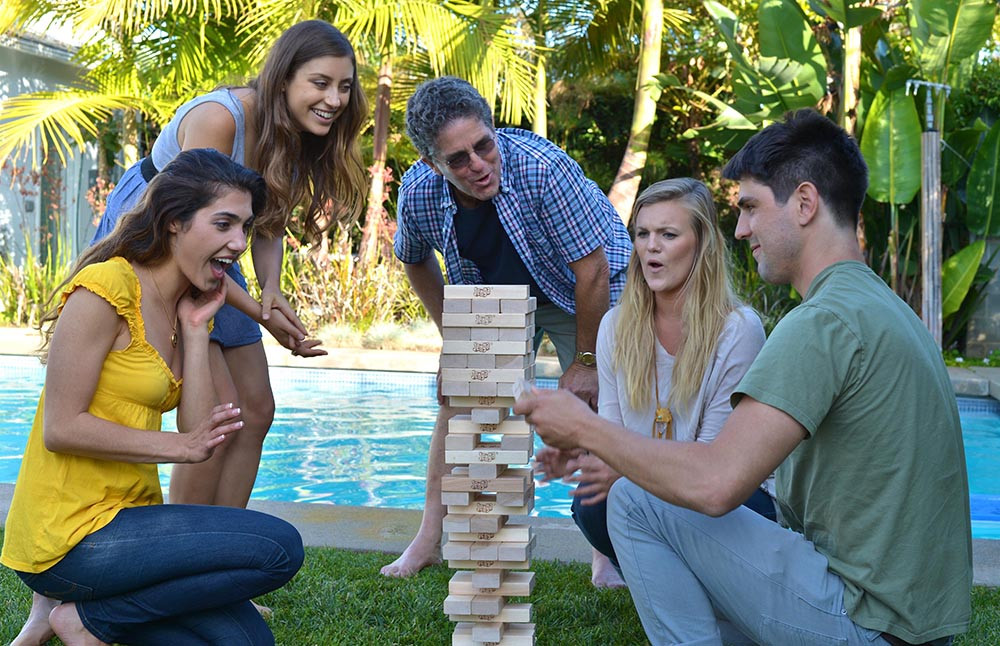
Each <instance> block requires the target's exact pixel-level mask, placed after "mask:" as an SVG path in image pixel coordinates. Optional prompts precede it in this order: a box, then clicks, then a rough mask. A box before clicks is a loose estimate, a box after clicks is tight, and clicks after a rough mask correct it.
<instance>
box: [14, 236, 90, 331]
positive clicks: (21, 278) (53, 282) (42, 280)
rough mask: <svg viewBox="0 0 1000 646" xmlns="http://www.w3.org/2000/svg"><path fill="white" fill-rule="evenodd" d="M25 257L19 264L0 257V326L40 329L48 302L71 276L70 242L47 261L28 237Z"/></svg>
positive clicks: (59, 247)
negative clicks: (60, 285) (40, 255)
mask: <svg viewBox="0 0 1000 646" xmlns="http://www.w3.org/2000/svg"><path fill="white" fill-rule="evenodd" d="M24 240H25V245H24V246H25V256H24V260H23V262H22V263H21V264H20V265H19V264H17V263H15V262H14V260H13V259H12V258H10V257H8V256H4V255H3V254H0V324H3V325H18V326H31V327H36V326H37V325H38V324H39V322H40V321H41V318H42V314H44V313H45V311H46V309H47V308H46V303H48V300H49V297H50V296H51V295H52V293H53V292H54V291H55V288H56V287H57V286H58V285H59V284H60V283H62V281H63V280H65V279H66V277H67V276H68V275H69V271H70V269H71V267H72V265H73V262H72V259H71V258H70V257H69V253H68V252H67V251H66V250H67V249H68V248H69V242H68V241H62V243H61V244H59V245H58V249H59V251H58V252H57V254H56V256H55V257H54V258H50V259H48V260H47V261H46V260H43V259H42V258H40V257H39V255H38V253H37V252H36V250H35V247H34V244H33V243H32V241H31V238H30V237H29V236H27V235H25V239H24Z"/></svg>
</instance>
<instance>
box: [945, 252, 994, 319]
mask: <svg viewBox="0 0 1000 646" xmlns="http://www.w3.org/2000/svg"><path fill="white" fill-rule="evenodd" d="M985 253H986V242H985V241H984V240H978V241H976V242H973V243H972V244H970V245H969V246H968V247H966V248H964V249H962V250H961V251H959V252H958V253H956V254H953V255H952V256H951V257H950V258H948V260H947V261H946V262H945V263H944V265H943V266H942V268H941V273H942V277H941V301H942V303H941V316H943V317H945V318H947V317H949V316H951V315H952V314H954V313H955V312H957V311H958V308H959V307H961V306H962V301H963V300H964V299H965V295H966V294H967V293H968V292H969V287H971V286H972V280H973V279H974V278H975V277H976V270H977V269H979V263H980V262H982V260H983V254H985Z"/></svg>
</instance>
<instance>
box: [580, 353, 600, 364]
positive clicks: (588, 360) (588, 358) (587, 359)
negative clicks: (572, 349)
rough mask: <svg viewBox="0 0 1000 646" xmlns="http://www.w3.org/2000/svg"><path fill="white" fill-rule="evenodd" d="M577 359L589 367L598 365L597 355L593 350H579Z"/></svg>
mask: <svg viewBox="0 0 1000 646" xmlns="http://www.w3.org/2000/svg"><path fill="white" fill-rule="evenodd" d="M576 360H577V361H579V362H580V363H581V364H583V365H585V366H588V367H589V366H595V365H597V356H596V355H595V354H594V353H593V352H577V353H576Z"/></svg>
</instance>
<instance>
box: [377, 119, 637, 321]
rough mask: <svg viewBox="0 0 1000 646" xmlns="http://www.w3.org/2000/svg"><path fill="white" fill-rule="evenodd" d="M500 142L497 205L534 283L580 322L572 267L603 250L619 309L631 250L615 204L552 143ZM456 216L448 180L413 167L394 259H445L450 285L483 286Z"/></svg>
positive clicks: (510, 136) (504, 137)
mask: <svg viewBox="0 0 1000 646" xmlns="http://www.w3.org/2000/svg"><path fill="white" fill-rule="evenodd" d="M496 141H497V149H498V150H499V152H500V192H499V193H498V194H497V196H496V197H494V198H493V204H494V206H496V210H497V215H498V216H499V218H500V223H501V224H502V225H503V228H504V230H505V231H506V232H507V235H508V236H510V240H511V242H512V243H513V244H514V248H515V249H516V250H517V253H518V255H520V256H521V260H523V261H524V265H525V267H527V268H528V271H529V272H531V275H532V277H533V278H534V279H535V282H536V283H538V286H539V287H540V288H541V290H542V291H543V292H545V295H546V296H548V297H549V299H550V300H551V301H552V302H553V303H555V304H556V305H558V306H559V307H560V308H561V309H563V310H565V311H566V312H569V313H570V314H574V313H575V312H576V306H575V298H574V287H575V285H576V277H575V275H574V274H573V271H572V270H571V269H570V268H569V263H571V262H575V261H577V260H580V259H581V258H583V257H584V256H586V255H588V254H590V253H591V252H593V251H594V250H595V249H597V248H598V247H604V253H605V255H606V256H607V258H608V265H609V266H610V269H611V284H610V289H611V303H610V305H613V304H615V303H617V302H618V297H619V296H621V292H622V287H623V286H624V285H625V267H626V266H627V265H628V259H629V255H630V254H631V253H632V243H631V241H630V240H629V237H628V232H626V230H625V225H624V224H623V223H622V221H621V218H619V217H618V213H616V212H615V209H614V207H613V206H611V202H609V201H608V198H607V197H606V196H605V195H604V193H603V192H602V191H601V190H600V189H599V188H598V187H597V184H595V183H594V182H593V181H591V180H589V179H587V178H586V177H585V176H584V174H583V169H581V168H580V165H579V164H577V163H576V162H575V161H573V160H572V159H570V157H569V155H567V154H566V153H565V152H564V151H563V150H562V149H560V148H559V147H558V146H556V145H555V144H553V143H552V142H550V141H549V140H547V139H545V138H543V137H539V136H538V135H536V134H534V133H531V132H528V131H526V130H519V129H516V128H501V129H500V130H497V132H496ZM457 211H458V207H457V206H456V205H455V200H454V199H453V198H452V195H451V190H450V189H449V186H448V182H447V180H445V179H444V178H443V177H441V176H440V175H438V174H437V173H435V172H434V171H433V170H432V169H431V167H430V166H428V165H427V164H426V163H424V162H423V161H418V162H417V163H416V164H414V165H413V166H412V167H410V169H409V170H408V171H406V174H405V175H403V181H402V185H401V186H400V189H399V200H398V204H397V223H398V228H397V229H396V237H395V243H394V250H395V253H396V257H397V258H399V259H400V260H401V261H403V262H405V263H418V262H422V261H423V260H424V259H426V258H427V254H429V253H431V251H432V250H437V251H440V252H441V253H443V254H444V260H445V267H446V269H447V272H448V281H449V282H450V283H452V284H466V285H475V284H480V283H482V282H483V279H482V276H481V275H480V273H479V269H478V268H477V267H476V265H475V264H474V263H473V262H471V261H469V260H466V259H465V258H462V257H461V256H460V255H459V253H458V239H457V237H456V236H455V226H454V218H455V214H456V213H457Z"/></svg>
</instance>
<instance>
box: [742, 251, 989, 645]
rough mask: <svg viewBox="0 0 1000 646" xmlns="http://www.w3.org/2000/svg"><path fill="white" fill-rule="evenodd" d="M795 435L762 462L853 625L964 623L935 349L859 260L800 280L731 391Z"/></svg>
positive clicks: (958, 505)
mask: <svg viewBox="0 0 1000 646" xmlns="http://www.w3.org/2000/svg"><path fill="white" fill-rule="evenodd" d="M742 395H748V396H750V397H753V398H754V399H756V400H758V401H760V402H763V403H765V404H768V405H770V406H773V407H775V408H778V409H780V410H782V411H784V412H785V413H787V414H788V415H790V416H792V417H793V418H795V419H796V420H797V421H798V422H799V423H800V424H802V426H804V427H805V429H806V431H807V432H808V434H809V436H808V437H807V438H806V440H804V441H803V442H802V443H800V444H799V446H798V447H796V449H795V450H794V451H793V452H792V453H791V455H789V456H788V458H787V459H786V460H785V461H784V462H783V463H782V464H781V466H780V467H779V468H778V471H777V474H776V479H777V482H776V486H777V498H778V503H779V505H780V507H781V512H782V514H783V515H784V518H785V521H786V522H787V523H788V525H789V527H790V528H791V529H793V530H795V531H797V532H801V533H802V534H803V535H804V536H805V537H806V538H807V539H809V540H810V541H812V542H813V543H814V544H815V546H816V549H817V550H819V552H820V553H822V554H823V555H824V556H826V557H827V559H828V560H829V563H830V570H831V571H832V572H834V573H835V574H837V575H838V576H840V577H841V579H843V581H844V586H845V590H844V607H845V608H846V609H847V612H848V615H849V616H850V617H851V619H852V620H853V621H854V622H855V623H857V624H858V625H860V626H863V627H865V628H869V629H872V630H878V631H882V632H887V633H891V634H893V635H895V636H897V637H899V638H901V639H904V640H906V641H908V642H913V643H922V642H925V641H930V640H933V639H937V638H938V637H943V636H947V635H954V634H957V633H960V632H963V631H965V630H966V629H967V628H968V625H969V618H970V614H971V600H970V590H971V586H972V539H971V529H970V521H969V487H968V481H967V478H966V472H965V452H964V449H963V446H962V433H961V427H960V425H959V419H958V409H957V406H956V403H955V396H954V392H953V389H952V386H951V382H950V380H949V378H948V373H947V370H946V369H945V367H944V363H943V362H942V360H941V353H940V351H939V350H938V348H937V346H936V344H935V343H934V341H933V339H932V338H931V336H930V334H929V333H928V332H927V329H926V328H925V327H924V325H923V323H921V321H920V319H919V318H917V316H916V315H915V314H914V313H913V310H911V309H910V308H909V307H908V306H907V305H906V304H905V303H904V302H903V301H901V300H900V299H899V298H898V297H896V295H895V294H894V293H893V292H892V291H891V290H890V289H889V288H888V287H887V286H886V285H885V283H884V282H882V280H881V279H880V278H879V277H878V276H876V275H875V274H874V273H873V272H872V271H871V270H870V269H869V268H868V267H867V266H865V265H864V264H862V263H860V262H854V261H850V262H840V263H836V264H834V265H831V266H830V267H828V268H826V269H825V270H823V271H822V272H821V273H820V274H819V275H818V276H817V277H816V278H815V280H813V282H812V284H811V285H810V287H809V292H808V293H807V294H806V296H805V299H804V300H803V302H802V304H801V305H799V306H798V307H796V308H795V309H794V310H792V311H791V312H790V313H789V314H788V315H787V316H785V318H784V319H783V320H782V321H781V322H780V323H779V324H778V325H777V326H776V327H775V328H774V331H773V332H772V333H771V336H770V338H768V340H767V342H766V343H765V344H764V347H763V348H762V349H761V351H760V354H759V355H758V356H757V359H756V360H755V361H754V363H753V365H752V366H751V367H750V370H749V371H748V372H747V374H746V376H745V377H744V378H743V381H742V382H740V385H739V386H738V387H737V389H736V393H735V394H734V395H733V399H734V403H735V401H736V400H737V399H738V398H739V397H741V396H742Z"/></svg>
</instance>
